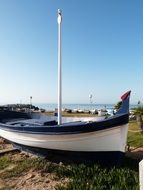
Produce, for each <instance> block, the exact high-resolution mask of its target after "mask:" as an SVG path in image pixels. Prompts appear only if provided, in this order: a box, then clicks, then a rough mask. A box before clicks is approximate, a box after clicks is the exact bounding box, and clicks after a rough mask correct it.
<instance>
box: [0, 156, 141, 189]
mask: <svg viewBox="0 0 143 190" xmlns="http://www.w3.org/2000/svg"><path fill="white" fill-rule="evenodd" d="M16 157H17V159H16V160H15V159H14V158H13V156H12V155H11V154H9V155H6V156H2V157H0V179H1V180H2V181H3V183H4V182H6V183H4V184H5V188H3V190H4V189H5V190H6V189H14V188H15V186H16V184H14V183H13V182H14V180H16V179H17V181H18V180H19V177H20V179H21V177H22V176H23V177H22V178H23V179H24V178H25V174H26V173H30V172H31V171H34V173H35V172H37V173H38V174H39V173H41V175H40V176H44V175H45V174H47V173H50V175H54V179H53V180H59V181H60V180H62V179H68V180H67V183H66V185H65V184H64V185H63V184H60V185H57V186H56V188H55V189H56V190H83V189H84V190H139V181H138V164H137V163H136V162H134V161H132V160H130V159H127V158H126V159H125V160H124V163H123V165H122V167H112V168H106V167H102V166H100V165H97V164H92V165H84V164H79V165H76V164H70V165H64V164H63V165H61V164H55V163H52V162H49V161H48V160H46V159H43V158H28V157H27V158H26V159H25V157H23V158H20V159H18V156H16ZM45 176H46V175H45ZM26 179H27V177H26ZM38 180H39V179H38ZM9 181H10V182H9ZM8 182H9V183H8ZM22 183H23V184H24V180H23V181H22ZM32 183H33V184H32V185H33V186H34V183H37V182H36V181H34V180H33V181H32ZM42 183H43V182H42ZM23 188H24V187H23Z"/></svg>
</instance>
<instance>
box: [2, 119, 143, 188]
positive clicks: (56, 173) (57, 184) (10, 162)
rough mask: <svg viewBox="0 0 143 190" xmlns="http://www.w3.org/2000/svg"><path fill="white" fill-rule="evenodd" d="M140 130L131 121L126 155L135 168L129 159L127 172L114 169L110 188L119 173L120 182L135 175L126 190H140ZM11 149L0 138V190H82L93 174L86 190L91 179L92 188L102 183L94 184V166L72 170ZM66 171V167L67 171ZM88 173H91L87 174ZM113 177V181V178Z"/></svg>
mask: <svg viewBox="0 0 143 190" xmlns="http://www.w3.org/2000/svg"><path fill="white" fill-rule="evenodd" d="M137 130H138V128H137V125H136V123H135V122H131V123H130V126H129V133H128V145H129V147H128V151H127V153H126V157H127V159H128V158H131V159H133V160H134V161H137V162H136V163H135V168H134V167H133V164H132V163H133V162H134V161H133V162H132V160H129V162H131V164H127V166H126V167H125V170H124V169H123V171H122V169H121V170H120V171H118V170H119V169H117V170H115V171H112V170H114V168H113V169H112V170H111V175H110V179H106V180H107V182H106V183H109V185H110V183H111V182H112V183H114V179H115V177H117V175H116V174H117V173H118V172H119V176H120V175H121V176H122V175H123V176H122V177H123V179H121V181H123V180H124V179H125V180H124V181H127V180H126V176H127V175H129V176H128V177H129V178H130V179H131V177H130V176H134V177H132V180H133V181H131V182H130V184H125V185H124V187H125V186H127V189H129V188H130V187H132V188H133V190H136V189H137V190H138V189H139V187H138V185H137V184H138V162H139V160H141V159H143V146H142V145H143V144H142V138H143V137H142V136H143V134H141V133H140V132H139V131H138V132H137ZM132 131H133V132H132ZM134 132H135V133H134ZM136 145H137V146H136ZM12 149H13V147H12V145H11V144H9V143H8V142H7V141H5V140H3V139H2V138H0V190H8V189H9V190H10V189H12V190H29V189H31V190H57V189H60V188H61V187H62V188H61V189H64V187H66V186H67V189H75V190H78V189H82V188H83V187H81V185H80V184H84V182H85V181H86V179H87V178H88V177H89V175H90V173H93V176H92V175H91V176H90V177H89V178H88V182H87V183H85V184H84V185H85V188H84V189H89V187H88V185H89V184H88V183H89V181H90V179H91V178H92V177H93V179H92V181H91V182H90V183H91V184H90V185H91V189H92V185H93V184H94V183H95V182H96V183H97V181H99V180H98V179H97V180H96V181H95V173H96V170H98V168H96V166H93V167H94V168H91V167H86V166H82V165H81V166H79V167H73V168H74V169H73V168H72V167H70V166H69V165H67V166H64V164H63V163H61V162H60V163H51V162H50V161H48V160H44V159H42V158H38V157H36V156H33V155H31V154H27V153H24V152H19V151H17V150H14V151H11V150H12ZM5 151H6V152H5ZM68 167H69V168H70V169H69V171H68V170H67V168H68ZM64 168H66V170H65V169H64ZM80 168H81V169H80ZM123 168H124V167H123ZM127 168H128V171H129V172H127V173H125V176H124V172H126V171H127ZM68 172H69V174H68ZM88 172H89V174H87V173H88ZM94 172H95V173H94ZM106 172H107V171H106V169H104V170H103V173H105V174H106ZM108 172H109V171H108ZM108 172H107V174H108ZM61 173H62V175H61ZM79 173H80V174H79ZM99 173H100V172H99ZM103 173H101V176H103ZM115 173H116V174H115ZM70 175H71V176H72V177H71V176H70ZM112 176H113V179H111V178H112ZM78 177H79V181H78V179H77V178H78ZM84 177H85V179H84ZM120 178H121V177H120ZM82 179H83V181H82ZM100 179H101V178H100ZM72 180H73V181H74V183H75V185H74V184H72V182H71V181H72ZM102 180H103V179H102ZM104 180H105V179H104ZM70 183H71V185H69V184H70ZM76 183H77V184H76ZM119 183H120V182H119ZM99 185H100V184H99ZM133 185H134V186H133ZM86 186H87V187H86ZM96 186H98V184H96ZM124 187H123V189H124ZM106 188H107V187H105V189H106ZM65 189H66V188H65ZM97 189H98V188H97ZM99 189H100V188H99ZM103 189H104V188H103ZM115 189H116V188H115ZM121 189H122V188H121Z"/></svg>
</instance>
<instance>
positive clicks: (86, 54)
mask: <svg viewBox="0 0 143 190" xmlns="http://www.w3.org/2000/svg"><path fill="white" fill-rule="evenodd" d="M57 9H61V10H62V16H63V20H62V79H63V81H62V91H63V93H62V94H63V95H62V99H63V103H89V95H90V94H92V96H93V98H92V99H93V102H94V103H106V104H108V103H116V102H117V101H118V100H120V96H121V95H122V94H123V93H124V92H126V91H128V90H131V91H132V94H131V103H132V104H137V102H138V101H139V100H140V101H141V102H143V83H142V82H143V11H142V10H143V1H142V0H137V1H135V0H116V1H115V0H78V1H77V0H71V1H70V0H54V1H53V0H0V104H6V103H29V99H30V96H32V101H33V103H57V80H58V78H57V73H58V65H57V39H58V36H57V31H58V30H57V29H58V26H57Z"/></svg>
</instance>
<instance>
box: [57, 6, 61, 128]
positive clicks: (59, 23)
mask: <svg viewBox="0 0 143 190" xmlns="http://www.w3.org/2000/svg"><path fill="white" fill-rule="evenodd" d="M57 22H58V125H60V124H61V122H62V117H61V111H62V53H61V52H62V51H61V23H62V12H61V10H60V9H58V18H57Z"/></svg>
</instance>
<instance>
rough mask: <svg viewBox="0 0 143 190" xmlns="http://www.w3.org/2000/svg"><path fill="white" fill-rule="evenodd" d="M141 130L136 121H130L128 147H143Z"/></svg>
mask: <svg viewBox="0 0 143 190" xmlns="http://www.w3.org/2000/svg"><path fill="white" fill-rule="evenodd" d="M130 130H131V131H130ZM139 130H140V129H139V127H138V125H137V123H136V121H130V123H129V132H128V145H130V146H131V147H136V148H137V147H143V134H142V133H141V132H140V131H139Z"/></svg>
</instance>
